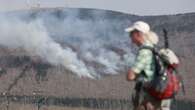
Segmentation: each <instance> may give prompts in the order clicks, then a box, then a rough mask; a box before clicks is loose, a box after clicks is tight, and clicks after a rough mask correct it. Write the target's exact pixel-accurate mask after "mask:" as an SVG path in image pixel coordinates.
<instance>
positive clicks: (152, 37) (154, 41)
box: [144, 31, 159, 45]
mask: <svg viewBox="0 0 195 110" xmlns="http://www.w3.org/2000/svg"><path fill="white" fill-rule="evenodd" d="M144 38H145V39H146V40H148V41H149V42H151V43H152V44H154V45H157V44H158V42H159V37H158V35H157V34H156V33H155V32H153V31H149V32H148V33H144Z"/></svg>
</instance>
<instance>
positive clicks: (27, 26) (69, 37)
mask: <svg viewBox="0 0 195 110" xmlns="http://www.w3.org/2000/svg"><path fill="white" fill-rule="evenodd" d="M89 13H90V14H89ZM33 14H35V15H34V16H32V15H33ZM81 14H83V13H81V12H80V10H79V9H74V10H73V9H64V10H61V11H59V10H54V11H51V10H50V11H39V12H33V13H32V12H20V13H13V14H11V15H1V16H0V24H1V25H0V33H1V35H0V45H3V46H7V47H8V48H22V49H24V50H25V51H26V52H28V54H29V55H30V56H39V57H41V58H42V59H43V60H45V61H47V62H48V63H50V64H52V65H55V66H58V65H62V66H64V67H65V68H67V69H69V70H71V71H72V72H73V73H75V74H77V75H78V76H80V77H82V76H84V77H90V78H94V77H98V76H100V75H102V74H118V73H120V72H122V71H123V70H124V69H126V67H129V66H131V63H132V61H133V59H134V55H133V54H132V53H131V49H130V48H129V46H130V45H129V44H128V43H129V39H128V37H127V36H126V34H125V33H124V31H123V30H124V28H125V26H127V23H128V21H120V19H112V18H108V16H107V14H106V12H104V11H97V10H93V11H90V12H88V15H90V16H88V17H86V15H81ZM82 17H83V18H82Z"/></svg>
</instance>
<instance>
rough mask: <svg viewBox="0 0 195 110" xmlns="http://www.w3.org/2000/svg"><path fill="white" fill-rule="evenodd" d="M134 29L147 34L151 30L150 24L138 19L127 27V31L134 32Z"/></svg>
mask: <svg viewBox="0 0 195 110" xmlns="http://www.w3.org/2000/svg"><path fill="white" fill-rule="evenodd" d="M134 30H138V31H140V32H142V33H144V34H147V33H148V32H150V26H149V25H148V24H147V23H145V22H143V21H137V22H135V23H134V24H133V25H132V26H130V27H128V28H126V29H125V31H126V32H132V31H134Z"/></svg>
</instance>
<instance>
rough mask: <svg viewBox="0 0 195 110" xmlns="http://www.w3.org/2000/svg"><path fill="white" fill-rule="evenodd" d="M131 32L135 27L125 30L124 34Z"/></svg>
mask: <svg viewBox="0 0 195 110" xmlns="http://www.w3.org/2000/svg"><path fill="white" fill-rule="evenodd" d="M133 30H135V27H129V28H126V29H125V32H132V31H133Z"/></svg>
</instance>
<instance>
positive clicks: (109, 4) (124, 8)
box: [0, 0, 195, 15]
mask: <svg viewBox="0 0 195 110" xmlns="http://www.w3.org/2000/svg"><path fill="white" fill-rule="evenodd" d="M37 4H40V7H76V8H77V7H80V8H98V9H108V10H115V11H121V12H125V13H131V14H138V15H162V14H175V13H186V12H195V0H0V11H7V10H15V9H24V8H32V7H35V6H36V5H37Z"/></svg>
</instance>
